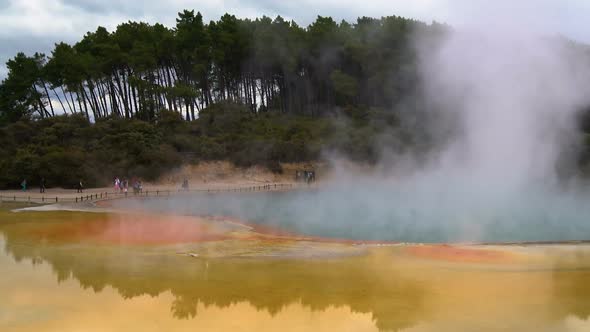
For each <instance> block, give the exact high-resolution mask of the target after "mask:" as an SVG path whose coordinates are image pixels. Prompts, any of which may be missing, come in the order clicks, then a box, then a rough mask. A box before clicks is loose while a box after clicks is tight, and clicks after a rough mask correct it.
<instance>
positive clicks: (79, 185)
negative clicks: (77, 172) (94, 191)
mask: <svg viewBox="0 0 590 332" xmlns="http://www.w3.org/2000/svg"><path fill="white" fill-rule="evenodd" d="M83 188H84V185H83V184H82V180H81V179H80V181H79V182H78V186H77V189H78V191H77V192H79V193H81V192H82V189H83Z"/></svg>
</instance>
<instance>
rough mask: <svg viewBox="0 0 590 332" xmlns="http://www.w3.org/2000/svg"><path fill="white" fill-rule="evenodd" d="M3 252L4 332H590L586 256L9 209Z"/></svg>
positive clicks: (579, 248)
mask: <svg viewBox="0 0 590 332" xmlns="http://www.w3.org/2000/svg"><path fill="white" fill-rule="evenodd" d="M195 230H196V231H195ZM155 235H157V236H155ZM0 247H2V248H3V250H1V251H0V268H1V270H2V273H0V294H2V297H1V300H0V331H8V332H12V331H131V330H135V331H162V330H168V331H189V330H190V331H194V330H196V329H201V330H206V331H236V330H239V331H433V332H434V331H437V332H438V331H571V332H577V331H588V330H589V329H590V301H588V299H589V298H590V283H589V282H588V280H590V246H587V245H531V246H520V245H518V246H517V245H512V246H507V245H494V246H448V245H353V244H351V243H346V242H330V241H323V240H321V241H319V240H309V239H301V238H293V237H288V236H279V235H274V234H263V233H257V232H256V231H255V230H252V229H251V228H249V227H247V226H244V225H241V224H239V223H238V222H236V221H235V220H233V219H232V220H229V221H226V220H223V219H220V218H213V219H206V220H203V219H198V218H193V217H176V216H170V215H156V214H151V215H145V214H129V213H126V214H125V213H124V214H103V213H83V212H19V213H12V212H9V211H8V210H6V209H5V210H0Z"/></svg>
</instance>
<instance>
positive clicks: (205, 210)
mask: <svg viewBox="0 0 590 332" xmlns="http://www.w3.org/2000/svg"><path fill="white" fill-rule="evenodd" d="M585 197H586V196H576V195H571V196H568V195H565V194H563V195H559V196H558V195H548V194H545V193H543V192H537V193H535V192H532V193H526V194H524V193H523V194H519V193H511V195H494V196H485V195H484V193H483V192H477V193H465V192H461V193H460V195H459V194H457V195H453V193H452V192H449V191H448V190H445V192H441V193H437V192H436V191H430V188H429V189H426V190H424V192H419V191H417V190H415V189H412V190H399V191H392V190H390V189H389V188H387V189H386V190H385V189H384V188H382V187H378V186H374V187H373V190H371V191H367V190H366V189H364V190H363V189H355V188H349V187H345V188H338V187H337V188H331V189H327V190H300V191H287V192H260V193H202V194H191V195H181V196H176V197H174V198H173V199H166V198H148V199H138V200H125V201H119V202H115V203H114V204H115V206H117V207H120V208H132V209H136V210H139V211H150V212H166V213H174V214H181V215H215V216H226V217H233V218H238V219H241V220H247V221H250V222H253V223H256V224H262V225H268V226H273V227H278V228H280V229H283V230H286V231H290V232H293V233H296V234H304V235H307V236H319V237H327V238H336V239H354V240H373V241H392V242H404V243H408V242H410V243H457V242H463V243H465V242H468V243H521V242H570V241H588V240H590V204H588V202H590V196H588V197H587V198H585Z"/></svg>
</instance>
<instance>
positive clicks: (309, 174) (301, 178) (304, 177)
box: [295, 171, 315, 183]
mask: <svg viewBox="0 0 590 332" xmlns="http://www.w3.org/2000/svg"><path fill="white" fill-rule="evenodd" d="M295 181H296V182H305V183H312V182H315V171H296V172H295Z"/></svg>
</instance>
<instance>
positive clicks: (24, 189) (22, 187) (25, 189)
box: [20, 179, 27, 191]
mask: <svg viewBox="0 0 590 332" xmlns="http://www.w3.org/2000/svg"><path fill="white" fill-rule="evenodd" d="M20 187H21V190H22V191H27V179H24V180H23V182H21V183H20Z"/></svg>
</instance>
